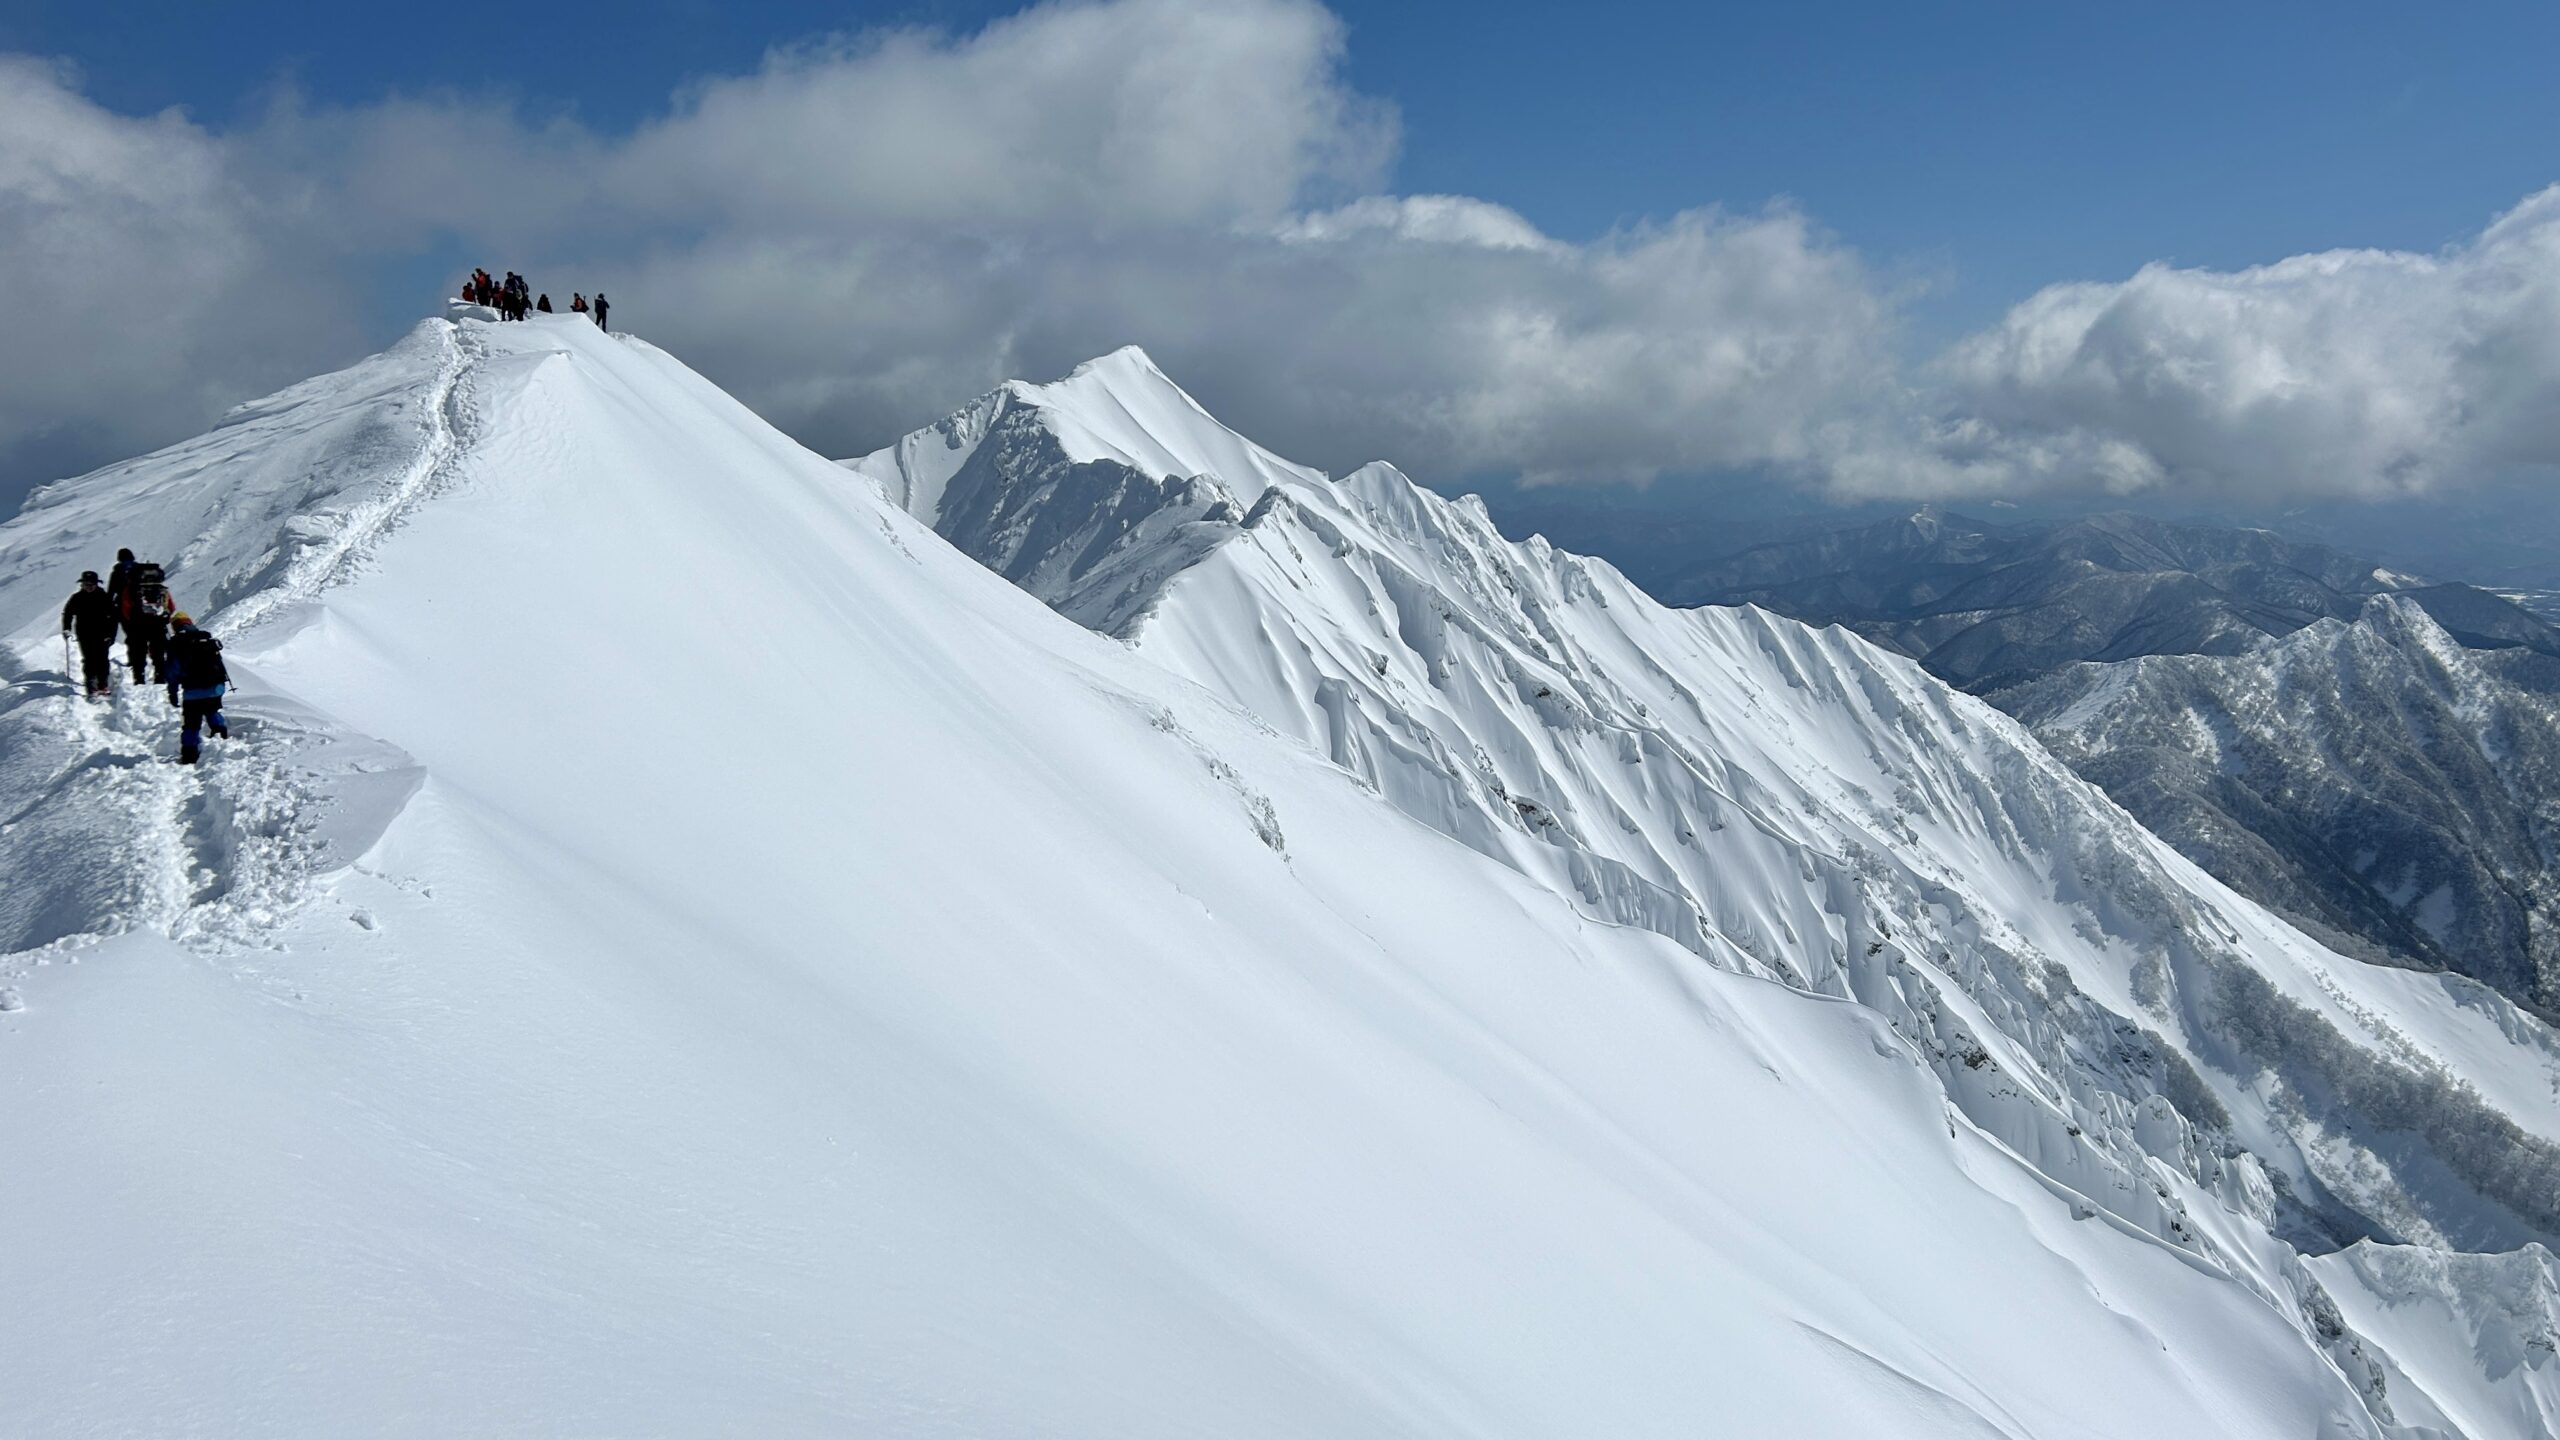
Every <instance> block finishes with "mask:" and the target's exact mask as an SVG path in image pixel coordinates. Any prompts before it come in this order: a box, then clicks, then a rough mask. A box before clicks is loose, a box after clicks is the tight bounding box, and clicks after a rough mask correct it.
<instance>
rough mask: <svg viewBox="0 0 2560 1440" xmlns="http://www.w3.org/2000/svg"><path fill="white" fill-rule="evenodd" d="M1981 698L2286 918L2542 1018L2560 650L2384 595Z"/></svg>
mask: <svg viewBox="0 0 2560 1440" xmlns="http://www.w3.org/2000/svg"><path fill="white" fill-rule="evenodd" d="M1995 699H1996V701H1997V703H1998V704H1999V705H2000V706H2001V707H2002V708H2003V709H2005V710H2007V711H2009V712H2010V713H2011V714H2013V715H2016V716H2017V717H2018V718H2019V719H2020V720H2022V721H2024V722H2025V723H2027V724H2028V725H2029V726H2031V727H2032V728H2034V729H2035V731H2036V733H2037V734H2038V735H2039V736H2041V737H2043V739H2044V740H2045V741H2046V743H2047V744H2049V745H2051V746H2052V747H2053V748H2054V750H2055V751H2056V753H2057V754H2059V755H2061V756H2063V757H2064V758H2065V759H2067V760H2069V761H2070V762H2071V763H2072V765H2073V767H2074V768H2075V769H2077V770H2079V772H2080V773H2081V774H2083V775H2086V776H2088V777H2089V778H2090V779H2092V780H2094V781H2096V782H2098V783H2100V784H2102V785H2104V786H2106V788H2107V789H2108V790H2109V792H2110V793H2112V794H2114V795H2115V796H2117V798H2118V799H2120V800H2121V801H2123V802H2124V804H2125V805H2126V807H2127V808H2128V809H2131V810H2133V811H2134V812H2135V813H2136V814H2138V815H2141V816H2142V817H2143V818H2144V819H2145V820H2146V821H2147V822H2148V823H2149V824H2150V825H2151V826H2152V828H2153V829H2155V830H2157V831H2158V832H2159V833H2160V834H2161V835H2163V836H2164V837H2166V838H2168V839H2170V840H2172V841H2175V842H2177V843H2178V845H2179V847H2180V849H2181V850H2183V851H2184V852H2185V853H2186V854H2188V855H2190V856H2193V857H2195V858H2196V859H2197V860H2198V861H2199V862H2200V863H2204V864H2206V865H2207V866H2208V867H2209V868H2211V869H2212V870H2213V872H2214V873H2215V874H2217V875H2223V876H2227V877H2230V878H2231V879H2232V880H2233V881H2234V883H2241V884H2245V885H2246V887H2247V888H2248V889H2249V891H2250V893H2252V894H2256V895H2259V896H2262V897H2264V898H2266V899H2267V900H2268V902H2269V903H2270V904H2272V905H2275V906H2277V907H2279V908H2280V909H2282V910H2283V911H2285V912H2286V913H2289V914H2292V915H2295V916H2299V917H2302V922H2303V923H2304V925H2305V927H2306V928H2314V927H2317V931H2325V932H2326V933H2330V934H2343V935H2352V936H2369V937H2373V941H2371V942H2368V944H2378V946H2379V947H2381V951H2380V953H2382V954H2385V955H2392V956H2399V957H2405V962H2406V963H2410V964H2416V965H2425V966H2430V967H2440V968H2445V969H2454V970H2459V971H2461V972H2463V973H2466V974H2470V975H2474V976H2477V977H2478V978H2480V979H2482V980H2484V981H2487V982H2489V983H2491V984H2494V985H2496V986H2497V987H2498V988H2499V989H2500V990H2501V991H2503V992H2505V993H2507V994H2510V995H2514V996H2518V997H2520V998H2522V999H2524V1000H2526V1001H2527V1002H2528V1003H2532V1004H2535V1005H2538V1006H2539V1007H2540V1009H2541V1012H2542V1013H2543V1014H2545V1015H2552V1014H2560V661H2554V660H2552V659H2551V658H2549V657H2547V656H2544V655H2540V654H2537V653H2534V652H2532V651H2529V650H2523V649H2511V650H2492V651H2481V650H2473V649H2468V648H2466V647H2464V646H2462V645H2460V644H2458V643H2456V641H2455V640H2454V638H2453V637H2452V636H2451V635H2449V634H2448V633H2447V632H2446V631H2445V629H2444V628H2443V627H2442V626H2441V625H2440V624H2438V623H2437V621H2436V620H2435V619H2434V618H2433V617H2432V616H2430V615H2429V614H2428V613H2427V612H2426V611H2425V610H2423V609H2421V608H2420V607H2419V606H2417V605H2416V604H2414V603H2412V602H2411V601H2409V600H2408V599H2406V598H2404V597H2397V596H2386V597H2381V598H2378V599H2375V600H2373V601H2371V602H2370V603H2369V604H2368V605H2367V606H2366V609H2365V611H2364V613H2363V614H2362V615H2360V616H2358V617H2356V619H2355V620H2353V621H2352V622H2342V621H2335V620H2330V621H2322V622H2319V623H2317V624H2314V625H2311V626H2308V627H2305V628H2304V629H2301V630H2298V631H2296V632H2294V633H2293V634H2291V635H2287V636H2282V637H2278V638H2270V639H2268V640H2266V641H2264V642H2263V643H2261V644H2260V645H2259V646H2257V647H2256V648H2254V649H2252V650H2251V651H2249V652H2248V653H2247V654H2244V655H2238V656H2227V657H2226V656H2203V655H2176V656H2167V655H2163V656H2149V657H2145V658H2143V659H2140V660H2135V661H2127V662H2120V663H2117V664H2112V665H2084V666H2073V667H2070V668H2067V669H2064V670H2062V671H2059V672H2057V673H2055V674H2053V675H2050V676H2047V677H2045V678H2044V679H2042V680H2039V681H2036V682H2034V683H2032V684H2029V685H2025V686H2021V687H2019V688H2017V689H2015V690H2010V691H2004V692H2002V693H2001V694H2000V695H1998V696H1997V697H1995Z"/></svg>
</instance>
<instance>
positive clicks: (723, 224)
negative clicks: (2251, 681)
mask: <svg viewBox="0 0 2560 1440" xmlns="http://www.w3.org/2000/svg"><path fill="white" fill-rule="evenodd" d="M882 27H909V28H910V29H911V30H912V31H913V32H914V33H911V34H909V35H908V36H907V37H906V38H904V39H883V38H882V36H883V35H884V33H885V32H884V31H883V29H882ZM831 36H832V37H838V40H839V42H841V43H835V44H827V43H824V42H825V41H826V39H827V37H831ZM846 37H855V38H853V39H851V40H850V41H847V39H846ZM777 55H779V56H780V58H777ZM2555 55H2560V7H2551V6H2526V5H2503V6H2483V5H2461V6H2439V7H2431V8H2426V9H2415V10H2413V9H2405V8H2402V7H2392V8H2388V9H2386V8H2384V7H2381V6H2379V5H2365V4H2331V5H2325V6H2317V7H2314V6H2285V7H2275V6H2262V7H2245V6H2227V5H2226V6H2202V5H2188V4H2165V5H2151V6H2143V7H2130V6H2117V7H2100V6H2089V5H2028V4H1990V3H1985V4H1970V5H1952V6H1939V7H1927V6H1908V5H1891V4H1846V3H1833V4H1822V3H1798V4H1791V5H1787V6H1767V7H1756V8H1748V9H1745V8H1735V7H1715V6H1698V5H1689V4H1657V3H1619V4H1608V3H1589V4H1581V5H1576V6H1572V7H1562V6H1547V5H1521V4H1505V3H1499V0H1487V3H1473V4H1465V5H1452V4H1433V3H1412V0H1401V3H1393V4H1388V3H1379V0H1335V3H1331V4H1330V5H1327V4H1323V3H1319V0H1221V3H1218V4H1214V5H1209V4H1195V3H1187V0H1060V3H1053V4H1049V5H1044V6H1040V7H1037V8H1034V9H1031V10H1028V11H1025V10H1023V9H1021V8H1020V7H1018V6H1015V5H1009V4H1007V5H998V4H985V3H976V0H970V3H958V0H945V3H908V4H893V5H871V6H860V5H855V6H846V5H827V6H821V5H813V4H801V3H782V4H768V5H761V6H741V5H723V4H713V3H708V0H700V3H696V0H687V3H657V4H651V3H633V4H619V5H610V6H608V5H601V4H597V5H573V6H531V7H518V6H513V5H498V4H492V3H482V0H460V3H449V4H443V5H438V6H432V7H409V6H402V7H356V6H343V7H305V6H298V5H297V6H287V5H282V4H272V3H239V4H233V5H228V6H223V7H208V6H202V5H195V4H176V3H142V4H131V3H128V4H120V5H116V6H113V7H106V6H98V5H95V4H70V3H64V0H17V3H15V4H14V5H13V6H11V7H9V8H7V9H6V10H5V11H0V67H6V68H5V70H0V264H7V265H9V266H10V267H11V269H12V270H13V272H16V273H40V274H44V275H46V276H48V277H50V283H49V284H48V285H47V286H45V287H43V288H42V289H41V290H39V291H37V292H35V294H34V298H33V301H32V304H31V305H30V304H28V303H27V302H24V301H22V310H21V315H20V319H21V322H22V324H24V325H25V326H26V327H27V328H28V329H29V331H30V332H31V333H32V332H37V331H42V332H45V333H55V334H59V335H62V336H63V337H65V338H64V339H62V341H61V342H60V343H59V344H57V345H55V346H52V347H47V348H45V349H43V350H41V351H38V350H35V349H23V348H22V349H21V350H20V351H19V353H18V354H17V355H16V356H15V357H14V359H13V358H12V357H10V356H6V355H0V500H5V498H6V496H7V493H9V492H12V491H14V490H17V489H22V488H23V487H24V485H25V484H27V483H32V482H33V479H36V478H42V477H45V476H49V475H51V474H58V473H64V472H65V471H67V470H69V469H72V468H76V467H78V466H81V465H85V464H94V463H99V462H100V461H102V460H104V459H108V458H113V457H115V456H117V455H120V454H125V453H131V451H132V450H134V449H137V448H143V447H146V446H148V445H150V444H157V443H161V442H163V441H166V440H169V439H174V438H177V437H178V436H179V435H182V434H185V433H187V432H188V431H189V430H191V429H194V428H200V426H201V425H202V424H203V423H204V422H205V421H206V420H207V419H208V418H209V417H210V416H211V415H212V414H214V413H217V412H218V410H219V408H220V406H221V405H223V404H227V403H230V402H232V401H236V400H238V399H242V398H247V397H248V396H249V395H254V394H256V393H259V392H260V391H261V390H263V389H266V388H272V387H273V386H275V385H280V384H283V383H287V382H289V381H290V380H292V379H295V378H298V377H299V376H301V375H304V374H308V373H310V372H311V371H313V370H315V369H319V368H324V367H326V366H330V365H334V364H342V363H345V362H346V361H348V360H350V359H353V358H355V357H356V356H358V355H361V354H362V353H364V352H365V351H366V350H368V349H372V348H378V347H379V346H381V345H382V344H385V343H388V342H389V341H390V340H391V339H393V338H395V337H396V336H397V334H398V333H399V332H400V330H401V329H402V328H404V327H405V326H407V325H409V324H411V323H414V320H415V318H416V317H417V316H418V315H420V314H422V313H425V312H427V311H429V310H431V309H432V308H433V307H434V305H435V304H436V302H437V298H438V297H439V296H440V295H441V294H443V293H445V287H446V286H447V285H448V284H449V283H450V282H451V280H452V278H453V275H454V273H455V272H456V271H457V270H458V269H459V268H461V267H464V266H467V264H469V263H472V262H479V263H487V264H490V265H492V266H494V267H496V268H502V269H503V268H521V269H524V270H526V271H527V273H528V274H531V275H533V276H534V278H535V280H536V283H537V285H539V286H540V287H542V288H546V289H551V290H555V291H560V292H565V291H567V290H569V289H571V288H581V289H588V290H592V289H595V288H597V287H599V286H604V287H607V288H610V289H611V290H612V291H613V293H614V296H615V299H616V302H617V306H618V313H619V314H620V315H621V316H622V318H623V319H624V320H625V322H626V323H628V324H629V325H631V326H632V327H633V328H635V329H637V330H640V331H642V332H644V333H647V334H649V335H650V336H651V337H652V338H656V339H659V340H661V341H662V342H664V343H667V344H669V345H670V346H671V347H672V348H674V349H676V350H677V352H678V353H679V354H681V355H683V356H684V357H685V358H686V359H687V360H688V361H690V362H692V363H694V364H695V365H697V366H698V367H700V368H702V369H704V370H705V371H706V373H708V374H710V375H711V376H712V377H713V378H714V379H716V380H718V381H720V382H721V383H723V384H724V385H727V386H729V387H730V388H732V389H733V390H735V391H737V392H738V393H739V394H740V395H741V397H742V398H745V399H746V400H747V401H748V402H749V403H751V404H754V405H756V406H757V407H758V408H759V409H760V410H762V411H763V412H764V413H766V414H767V415H768V416H769V417H771V418H773V419H774V420H775V421H776V422H777V423H779V424H782V425H783V426H784V427H785V428H787V429H790V430H792V431H793V432H794V433H795V434H798V435H800V436H801V437H802V438H803V439H805V440H807V441H808V442H809V443H810V444H812V445H814V446H817V447H819V448H821V449H825V450H828V451H830V452H831V453H849V452H851V451H853V450H858V449H861V448H867V447H869V446H871V445H876V444H879V443H883V442H885V441H886V440H887V439H890V438H893V437H894V435H895V434H897V433H899V432H900V431H902V430H903V429H906V428H909V427H912V426H914V425H916V424H920V423H922V422H924V421H926V420H929V419H930V418H932V417H933V416H934V415H936V414H938V413H940V412H941V411H943V410H946V409H948V408H950V407H951V406H953V405H956V404H957V403H960V402H961V401H963V400H965V399H967V398H968V397H969V396H970V395H972V394H974V393H977V392H978V391H980V390H982V389H984V388H985V387H986V386H987V385H989V384H992V383H994V381H996V380H997V379H1000V378H1003V377H1005V376H1008V375H1029V376H1033V377H1040V376H1047V375H1054V374H1056V373H1059V372H1060V371H1062V370H1063V369H1065V368H1066V367H1068V366H1070V365H1072V364H1073V363H1075V362H1076V361H1077V360H1078V359H1081V358H1083V357H1085V356H1089V355H1092V354H1095V353H1099V352H1101V351H1103V350H1107V349H1110V348H1113V347H1114V346H1116V345H1118V344H1122V343H1128V342H1132V341H1134V342H1137V343H1141V344H1144V345H1146V346H1148V347H1149V349H1150V350H1151V351H1152V352H1154V353H1155V354H1156V355H1157V357H1158V359H1159V360H1160V361H1162V362H1164V363H1165V364H1166V366H1167V368H1168V369H1169V370H1170V371H1171V372H1172V373H1174V374H1175V375H1176V377H1177V378H1178V379H1180V380H1182V381H1183V382H1184V383H1185V384H1186V385H1188V386H1189V387H1190V388H1192V389H1193V390H1194V391H1195V392H1197V393H1198V394H1200V395H1201V397H1202V398H1203V399H1204V400H1205V401H1208V402H1210V403H1211V405H1212V408H1214V409H1216V410H1218V411H1219V412H1220V413H1221V414H1222V415H1224V416H1226V417H1228V418H1229V419H1231V420H1232V421H1234V422H1235V423H1237V424H1238V425H1239V426H1240V428H1244V429H1246V430H1248V431H1249V432H1250V433H1254V434H1256V435H1257V436H1259V437H1262V438H1265V439H1267V440H1268V441H1269V442H1270V443H1272V444H1274V445H1275V446H1276V447H1277V448H1280V449H1282V450H1283V451H1284V452H1286V453H1292V454H1295V455H1298V456H1300V457H1302V458H1305V459H1308V460H1311V461H1313V462H1315V463H1318V464H1324V465H1328V466H1332V467H1335V468H1344V467H1347V466H1348V465H1351V464H1356V463H1359V462H1361V461H1364V460H1367V459H1372V458H1379V457H1386V458H1392V459H1395V460H1398V461H1399V462H1400V463H1403V464H1405V465H1406V466H1407V468H1409V469H1411V470H1413V471H1414V472H1415V473H1416V474H1417V475H1418V476H1420V477H1422V478H1424V479H1426V480H1428V481H1431V482H1432V483H1442V484H1453V483H1465V482H1469V481H1474V480H1485V481H1495V480H1502V479H1510V478H1524V479H1526V480H1528V481H1530V482H1532V483H1600V484H1626V483H1634V484H1656V483H1666V484H1682V485H1688V484H1698V485H1713V484H1718V483H1729V482H1730V481H1732V480H1734V479H1735V478H1739V479H1741V480H1742V481H1743V482H1745V483H1750V484H1766V483H1779V484H1784V485H1788V486H1793V487H1799V488H1802V489H1804V490H1807V491H1808V492H1821V493H1824V494H1830V495H1835V496H1882V497H1905V496H1919V497H1926V498H1950V499H1962V498H1966V497H1968V496H1977V495H2022V494H2025V493H2028V492H2038V493H2080V492H2086V493H2090V494H2094V495H2098V496H2101V497H2122V496H2141V495H2154V496H2161V495H2165V496H2170V497H2173V498H2175V497H2186V498H2190V499H2192V498H2196V497H2223V496H2231V495H2247V496H2254V497H2259V498H2263V499H2266V500H2267V501H2269V502H2270V503H2288V504H2290V503H2299V502H2301V501H2302V500H2304V499H2306V498H2313V497H2322V498H2328V499H2343V500H2361V499H2371V498H2376V497H2398V498H2401V499H2406V498H2408V497H2410V496H2413V495H2426V494H2431V493H2436V492H2439V491H2441V490H2444V489H2446V488H2448V487H2451V488H2463V487H2475V486H2477V485H2478V484H2481V483H2484V482H2485V481H2489V480H2499V481H2512V480H2514V479H2515V478H2516V477H2518V476H2528V477H2547V476H2548V475H2549V474H2550V473H2552V471H2553V467H2554V466H2555V465H2560V423H2555V422H2554V421H2553V419H2552V418H2551V417H2552V416H2553V415H2555V414H2560V342H2555V341H2554V340H2553V339H2552V338H2551V337H2552V336H2554V335H2555V334H2560V189H2553V188H2552V187H2553V186H2554V184H2555V182H2560V156H2555V154H2554V152H2553V150H2552V148H2551V145H2550V143H2549V142H2550V140H2551V138H2552V137H2553V136H2555V135H2560V86H2554V85H2553V84H2552V83H2551V82H2550V73H2549V72H2550V68H2551V67H2550V61H2551V59H2552V57H2554V56H2555ZM59 62H68V64H67V65H65V64H62V63H59ZM173 106H175V107H181V109H180V110H179V111H178V112H177V113H176V114H164V113H163V112H165V111H168V110H169V109H170V107H173ZM2249 267H2266V268H2261V269H2252V268H2249ZM279 281H282V282H284V283H286V284H289V285H290V287H291V293H292V294H293V295H294V296H295V297H296V301H297V303H295V304H293V305H290V306H284V307H279V306H278V305H277V304H276V303H275V301H276V297H277V296H278V294H279V290H278V284H279ZM2077 282H2087V283H2077Z"/></svg>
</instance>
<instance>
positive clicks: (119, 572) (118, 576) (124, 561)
mask: <svg viewBox="0 0 2560 1440" xmlns="http://www.w3.org/2000/svg"><path fill="white" fill-rule="evenodd" d="M140 564H141V562H140V561H137V560H135V559H134V558H133V551H132V550H131V549H123V550H118V551H117V552H116V563H115V568H114V569H112V570H109V571H108V572H107V599H108V600H109V601H111V602H113V603H114V605H115V607H116V614H117V616H118V617H119V618H121V617H122V616H123V614H124V602H125V597H126V596H127V595H129V594H131V593H132V592H133V572H134V570H135V569H136V567H138V566H139V565H140Z"/></svg>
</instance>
